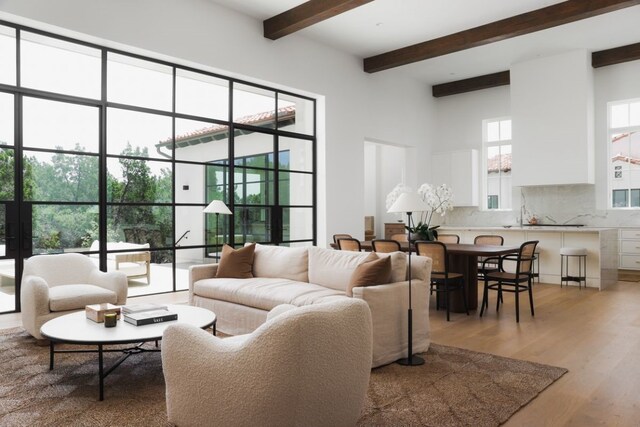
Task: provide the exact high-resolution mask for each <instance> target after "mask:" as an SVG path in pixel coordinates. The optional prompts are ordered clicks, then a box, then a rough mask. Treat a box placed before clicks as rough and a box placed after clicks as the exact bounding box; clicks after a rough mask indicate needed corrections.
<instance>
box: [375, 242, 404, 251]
mask: <svg viewBox="0 0 640 427" xmlns="http://www.w3.org/2000/svg"><path fill="white" fill-rule="evenodd" d="M371 247H372V248H373V252H386V253H388V252H397V251H401V250H402V248H401V247H400V242H398V241H397V240H385V239H373V240H372V241H371Z"/></svg>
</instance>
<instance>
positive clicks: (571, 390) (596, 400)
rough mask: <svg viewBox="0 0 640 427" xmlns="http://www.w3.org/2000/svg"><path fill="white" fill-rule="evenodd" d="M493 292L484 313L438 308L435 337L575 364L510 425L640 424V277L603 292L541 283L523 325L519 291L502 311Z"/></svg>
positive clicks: (549, 361)
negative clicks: (450, 314) (517, 311)
mask: <svg viewBox="0 0 640 427" xmlns="http://www.w3.org/2000/svg"><path fill="white" fill-rule="evenodd" d="M493 294H494V295H491V294H490V298H491V302H492V304H491V303H490V305H489V312H488V313H487V312H485V315H484V316H483V317H482V318H480V317H478V314H477V313H474V314H472V315H470V316H469V317H467V316H466V315H465V314H457V313H456V314H455V316H454V317H452V318H451V322H446V320H445V313H444V311H442V310H441V311H433V310H432V311H431V315H430V319H431V328H432V341H433V342H436V343H438V344H445V345H451V346H455V347H462V348H467V349H471V350H476V351H483V352H487V353H493V354H498V355H501V356H507V357H513V358H516V359H524V360H530V361H533V362H539V363H545V364H549V365H554V366H561V367H564V368H567V369H569V372H568V373H567V374H565V375H564V376H563V377H562V378H560V379H559V380H558V381H556V382H555V383H554V384H552V385H551V386H550V387H549V388H547V389H546V390H545V391H544V392H542V393H541V394H540V395H539V396H538V397H537V398H536V399H535V400H534V401H533V402H531V403H530V404H529V405H527V406H526V407H524V408H523V409H522V410H520V411H519V412H518V413H516V414H515V415H514V416H513V417H512V418H511V419H510V420H509V421H508V422H507V423H506V424H505V425H507V426H567V425H568V426H595V425H606V426H638V425H640V283H635V282H634V283H632V282H618V284H617V285H616V286H614V287H612V288H611V289H608V290H606V291H601V292H599V291H597V290H595V289H585V288H582V290H579V289H578V288H577V287H569V288H567V287H563V288H562V289H561V288H560V287H559V286H558V285H545V284H540V285H538V284H537V283H536V284H535V285H534V302H535V313H536V316H535V318H532V317H531V315H530V311H529V304H528V300H527V299H525V298H523V300H521V305H520V308H521V311H520V324H517V323H516V321H515V305H514V296H513V294H508V295H505V305H504V306H501V308H500V312H499V313H498V314H496V312H495V292H494V293H493ZM479 295H482V293H481V292H479ZM524 295H526V294H521V296H524ZM432 307H433V306H432Z"/></svg>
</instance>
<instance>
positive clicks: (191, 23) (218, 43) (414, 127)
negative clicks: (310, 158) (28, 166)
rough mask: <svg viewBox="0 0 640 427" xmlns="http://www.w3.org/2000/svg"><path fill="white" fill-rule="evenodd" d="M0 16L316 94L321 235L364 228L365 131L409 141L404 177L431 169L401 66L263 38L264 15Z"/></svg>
mask: <svg viewBox="0 0 640 427" xmlns="http://www.w3.org/2000/svg"><path fill="white" fill-rule="evenodd" d="M0 19H4V20H7V21H10V22H14V23H20V24H25V25H29V26H33V27H36V28H39V29H43V30H49V31H52V32H55V33H58V34H63V35H68V36H71V37H75V38H79V39H82V40H86V41H90V42H96V43H99V44H102V45H106V46H108V47H114V48H120V49H124V50H127V51H130V52H135V53H140V54H143V55H148V56H153V57H156V58H160V59H168V60H170V61H173V62H177V63H180V64H184V65H190V66H194V67H196V68H200V69H206V70H210V71H217V72H220V73H222V74H225V75H232V76H236V77H243V78H245V79H247V80H252V81H257V82H263V83H267V84H269V85H271V86H276V87H283V88H287V89H290V90H293V91H298V92H302V93H306V94H308V95H314V94H315V95H316V96H317V97H318V107H319V122H318V136H319V147H318V148H319V149H318V171H319V175H318V181H319V194H318V196H319V197H318V200H319V201H318V220H319V228H318V244H319V245H326V244H327V242H328V241H329V238H330V236H331V235H332V234H334V233H338V232H351V234H354V235H356V236H359V237H363V234H364V233H363V232H364V230H363V228H364V227H363V216H364V196H363V179H364V166H363V163H364V146H363V141H364V140H365V139H367V138H370V139H374V140H375V139H379V140H384V141H390V142H393V143H395V144H400V145H406V146H409V147H415V152H414V155H413V156H408V165H407V168H408V172H407V175H408V178H407V179H408V181H409V182H413V183H414V186H415V183H417V182H419V181H420V180H421V179H424V178H423V177H424V176H426V175H427V174H428V173H427V171H425V170H424V168H419V167H418V165H419V162H420V161H421V160H422V159H424V160H428V156H429V153H430V151H431V141H430V140H429V132H428V130H429V127H430V125H431V121H432V119H433V116H432V112H431V108H432V98H431V96H430V94H429V88H428V87H425V85H423V84H421V83H418V82H416V81H415V80H413V79H410V78H407V77H406V75H405V74H404V73H403V72H402V69H397V70H389V71H385V72H382V73H377V74H374V75H369V74H366V73H364V72H363V71H362V60H361V59H359V58H356V57H353V56H351V55H347V54H345V53H342V52H340V51H337V50H335V49H333V48H330V47H328V46H325V45H322V44H320V43H317V42H314V41H312V40H309V39H306V38H304V37H303V36H301V35H298V34H294V35H290V36H287V37H284V38H283V39H281V40H278V41H271V40H268V39H265V38H264V37H263V36H262V22H260V21H258V20H255V19H253V18H249V17H247V16H244V15H241V14H239V13H236V12H234V11H231V10H227V9H225V8H222V7H220V6H217V5H215V4H212V3H211V2H209V1H207V0H137V1H129V0H111V1H101V0H57V1H55V2H53V1H50V0H3V1H2V2H1V3H0ZM65 29H67V30H65Z"/></svg>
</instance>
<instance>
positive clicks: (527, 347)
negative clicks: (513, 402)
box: [0, 282, 640, 426]
mask: <svg viewBox="0 0 640 427" xmlns="http://www.w3.org/2000/svg"><path fill="white" fill-rule="evenodd" d="M534 289H535V291H534V298H535V308H536V316H535V318H531V316H530V314H529V308H528V304H527V300H526V299H524V300H523V301H522V302H521V309H522V310H521V318H520V324H516V322H515V311H514V310H515V309H514V303H513V295H512V294H507V295H505V305H504V306H502V307H501V309H500V313H499V314H496V312H495V306H494V305H493V304H491V305H490V310H489V312H488V313H485V316H484V317H483V318H479V317H478V314H477V313H472V314H471V315H470V316H469V317H467V316H466V315H465V314H458V313H455V314H452V317H451V322H446V321H445V313H444V311H442V310H441V311H435V310H431V315H430V319H431V328H432V340H433V342H436V343H438V344H445V345H451V346H455V347H462V348H467V349H471V350H476V351H483V352H487V353H493V354H498V355H501V356H507V357H513V358H517V359H525V360H530V361H534V362H539V363H546V364H550V365H555V366H562V367H564V368H567V369H569V372H568V373H567V374H566V375H564V376H563V377H562V378H560V380H558V381H557V382H556V383H554V384H553V385H551V386H550V387H549V388H548V389H547V390H545V391H544V392H542V394H541V395H540V396H538V397H537V398H536V399H535V400H534V401H533V402H531V403H530V404H529V405H527V406H526V407H525V408H523V409H522V410H520V411H519V412H518V413H516V414H515V415H514V416H513V417H512V418H511V419H510V420H509V422H508V423H507V424H506V425H507V426H566V425H569V426H595V425H606V426H637V425H640V283H631V282H619V283H618V284H617V285H616V286H614V287H613V288H612V289H609V290H606V291H602V292H598V291H597V290H595V289H584V288H583V289H582V290H579V289H578V288H577V287H570V288H566V287H564V288H562V289H560V287H559V286H558V285H545V284H536V285H535V288H534ZM479 295H481V292H480V293H479ZM522 295H524V294H522ZM135 300H136V302H143V301H153V302H186V301H187V295H186V292H179V293H176V294H163V295H157V296H149V297H140V298H136V299H135ZM491 301H492V302H495V295H491ZM432 302H433V301H432ZM432 307H433V304H432ZM19 325H20V316H19V315H17V314H8V315H0V328H7V327H14V326H19Z"/></svg>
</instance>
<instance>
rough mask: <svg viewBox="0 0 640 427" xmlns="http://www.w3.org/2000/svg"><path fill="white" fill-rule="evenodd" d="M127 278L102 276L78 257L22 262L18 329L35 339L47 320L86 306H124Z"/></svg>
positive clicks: (117, 274) (40, 257)
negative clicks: (20, 327) (20, 315)
mask: <svg viewBox="0 0 640 427" xmlns="http://www.w3.org/2000/svg"><path fill="white" fill-rule="evenodd" d="M127 291H128V284H127V276H126V275H125V274H124V273H120V272H111V273H104V272H102V271H100V270H99V269H98V267H96V266H95V264H94V263H93V262H92V261H91V259H89V257H87V256H85V255H81V254H73V253H70V254H59V255H36V256H32V257H31V258H29V259H27V260H26V261H25V262H24V271H23V273H22V284H21V286H20V301H21V303H22V326H23V327H24V329H25V330H26V331H27V332H29V333H30V334H31V335H33V336H34V337H35V338H37V339H42V338H43V337H42V335H40V327H41V326H42V325H43V324H44V323H45V322H46V321H48V320H50V319H53V318H55V317H58V316H62V315H63V314H67V313H71V312H73V311H77V310H82V309H84V307H85V306H86V305H89V304H101V303H111V304H119V305H122V304H125V303H126V302H127Z"/></svg>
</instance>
